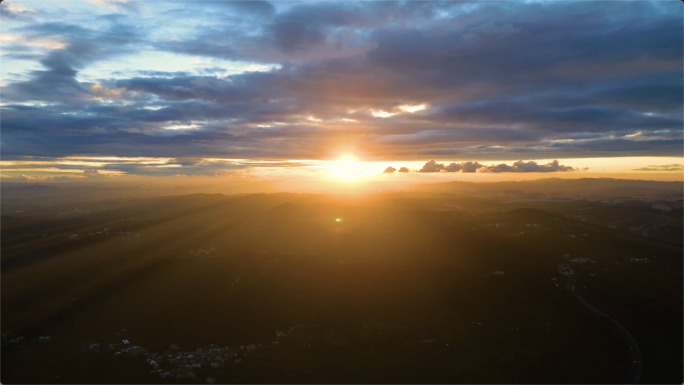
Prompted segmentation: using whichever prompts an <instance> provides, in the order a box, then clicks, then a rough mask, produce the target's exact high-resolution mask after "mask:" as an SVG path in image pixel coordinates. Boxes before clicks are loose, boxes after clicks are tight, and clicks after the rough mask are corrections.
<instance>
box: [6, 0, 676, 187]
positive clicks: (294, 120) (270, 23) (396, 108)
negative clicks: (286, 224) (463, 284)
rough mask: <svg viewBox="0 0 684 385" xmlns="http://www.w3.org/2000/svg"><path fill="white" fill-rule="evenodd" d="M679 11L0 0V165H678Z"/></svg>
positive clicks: (587, 4) (547, 168)
mask: <svg viewBox="0 0 684 385" xmlns="http://www.w3.org/2000/svg"><path fill="white" fill-rule="evenodd" d="M682 7H683V5H682V3H681V2H680V1H657V2H649V1H602V2H599V1H575V2H562V1H519V2H517V1H507V2H502V1H500V2H489V1H480V2H460V1H447V2H429V1H409V2H381V1H362V2H353V1H345V2H336V1H323V2H284V1H278V2H265V1H249V2H230V1H191V0H190V1H152V0H151V1H144V2H143V1H120V0H88V1H77V0H64V1H62V0H50V1H28V0H24V1H22V0H5V1H3V2H2V3H1V4H0V22H1V23H0V29H1V30H0V47H1V49H2V53H1V54H2V58H1V62H0V67H1V68H0V71H1V76H2V79H1V81H2V83H1V86H2V91H1V92H2V93H1V96H2V100H1V103H2V105H1V114H2V115H1V120H0V124H1V129H2V136H1V139H0V149H1V151H2V154H1V160H0V166H2V172H1V175H2V180H3V181H6V182H8V181H9V182H35V181H43V182H61V181H117V180H137V181H140V180H173V181H188V183H192V182H193V181H197V180H200V179H202V178H205V179H206V178H209V179H211V178H214V179H213V180H221V179H220V178H226V180H229V179H230V178H235V177H244V178H252V179H264V180H267V179H288V178H289V179H292V180H297V179H301V180H311V179H330V180H340V181H348V182H358V181H364V180H365V181H369V180H373V181H401V182H411V183H423V182H433V181H446V180H468V181H494V180H510V179H514V180H526V179H536V178H541V177H550V176H553V177H566V178H581V177H619V178H634V179H654V180H682V175H683V171H684V166H683V164H684V159H683V158H684V153H683V145H684V142H683V135H682V133H683V131H682V124H683V110H682V105H683V92H684V87H683V80H684V79H683V75H682V68H683V66H684V61H683V48H682V47H683V45H684V39H683V28H684V25H683V20H684V17H683V9H682ZM216 178H219V179H216ZM202 180H204V179H202Z"/></svg>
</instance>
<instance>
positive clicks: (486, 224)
mask: <svg viewBox="0 0 684 385" xmlns="http://www.w3.org/2000/svg"><path fill="white" fill-rule="evenodd" d="M505 225H506V224H505V223H495V224H490V223H485V224H483V225H481V226H482V227H487V226H494V227H496V228H497V229H500V228H502V227H504V226H505Z"/></svg>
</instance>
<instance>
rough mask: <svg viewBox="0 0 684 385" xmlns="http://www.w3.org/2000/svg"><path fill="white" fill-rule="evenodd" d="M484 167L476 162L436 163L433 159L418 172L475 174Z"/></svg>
mask: <svg viewBox="0 0 684 385" xmlns="http://www.w3.org/2000/svg"><path fill="white" fill-rule="evenodd" d="M482 167H485V166H484V165H482V164H480V163H478V162H462V163H449V164H448V165H444V163H437V162H435V161H434V160H433V159H430V160H428V161H427V162H426V163H425V164H424V165H423V167H422V168H421V169H420V170H418V172H426V173H429V172H459V171H461V172H467V173H473V172H477V170H478V169H480V168H482Z"/></svg>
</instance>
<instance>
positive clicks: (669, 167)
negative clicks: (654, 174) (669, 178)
mask: <svg viewBox="0 0 684 385" xmlns="http://www.w3.org/2000/svg"><path fill="white" fill-rule="evenodd" d="M632 170H634V171H684V165H682V164H677V163H673V164H663V165H651V166H647V167H640V168H635V169H632Z"/></svg>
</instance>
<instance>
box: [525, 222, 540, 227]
mask: <svg viewBox="0 0 684 385" xmlns="http://www.w3.org/2000/svg"><path fill="white" fill-rule="evenodd" d="M527 227H539V225H538V224H536V223H533V224H531V225H530V224H528V225H527Z"/></svg>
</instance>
